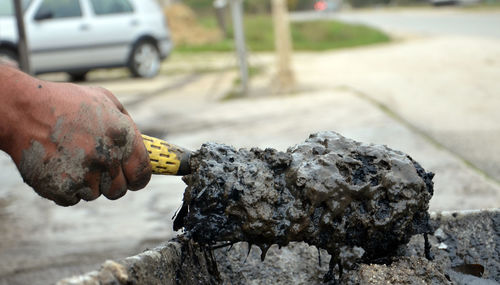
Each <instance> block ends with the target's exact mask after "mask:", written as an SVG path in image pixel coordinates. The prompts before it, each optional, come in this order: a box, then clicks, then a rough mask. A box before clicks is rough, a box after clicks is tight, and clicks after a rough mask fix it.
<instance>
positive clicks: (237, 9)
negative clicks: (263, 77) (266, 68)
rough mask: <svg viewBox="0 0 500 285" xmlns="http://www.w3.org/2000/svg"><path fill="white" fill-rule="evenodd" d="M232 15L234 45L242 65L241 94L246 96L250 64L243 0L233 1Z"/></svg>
mask: <svg viewBox="0 0 500 285" xmlns="http://www.w3.org/2000/svg"><path fill="white" fill-rule="evenodd" d="M231 14H232V18H233V30H234V43H235V45H236V53H237V57H238V63H239V65H240V76H241V93H242V94H246V92H247V91H248V63H247V52H246V45H245V32H244V30H243V0H231Z"/></svg>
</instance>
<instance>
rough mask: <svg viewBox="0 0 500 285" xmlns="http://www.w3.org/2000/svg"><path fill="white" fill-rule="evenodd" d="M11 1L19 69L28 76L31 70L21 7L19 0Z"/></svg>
mask: <svg viewBox="0 0 500 285" xmlns="http://www.w3.org/2000/svg"><path fill="white" fill-rule="evenodd" d="M11 1H14V7H15V10H16V20H17V34H18V43H17V51H18V54H19V67H20V68H21V70H22V71H24V72H26V73H28V74H29V73H31V68H30V61H29V56H28V39H27V37H26V30H25V28H24V15H23V7H22V5H21V0H11Z"/></svg>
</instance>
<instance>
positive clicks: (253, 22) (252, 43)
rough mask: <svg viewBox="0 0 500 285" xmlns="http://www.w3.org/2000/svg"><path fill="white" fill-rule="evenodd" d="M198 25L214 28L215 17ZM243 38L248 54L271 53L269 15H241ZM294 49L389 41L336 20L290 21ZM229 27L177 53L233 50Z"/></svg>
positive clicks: (380, 34)
mask: <svg viewBox="0 0 500 285" xmlns="http://www.w3.org/2000/svg"><path fill="white" fill-rule="evenodd" d="M199 23H200V24H201V25H202V26H204V27H205V28H207V29H218V27H217V23H216V20H215V17H209V16H205V17H202V18H201V19H199ZM244 26H245V36H246V43H247V47H248V49H249V50H251V51H272V50H274V36H273V24H272V18H271V16H270V15H245V19H244ZM291 33H292V41H293V48H294V50H302V51H322V50H329V49H337V48H347V47H355V46H361V45H368V44H376V43H384V42H388V41H390V38H389V36H388V35H386V34H385V33H383V32H382V31H379V30H377V29H374V28H371V27H368V26H364V25H354V24H347V23H342V22H338V21H312V22H292V23H291ZM232 34H233V32H232V27H229V28H228V36H227V37H225V38H224V37H220V39H219V40H217V41H213V42H209V43H201V44H200V43H196V44H193V43H181V44H177V45H176V51H178V52H226V51H232V50H234V40H233V38H232Z"/></svg>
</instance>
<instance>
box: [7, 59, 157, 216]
mask: <svg viewBox="0 0 500 285" xmlns="http://www.w3.org/2000/svg"><path fill="white" fill-rule="evenodd" d="M0 87H2V88H1V89H0V99H1V100H2V101H3V103H6V104H3V107H0V111H1V113H3V115H0V116H2V117H4V116H5V117H6V118H7V119H6V120H3V122H2V123H1V124H2V125H3V124H6V125H5V126H0V148H1V149H3V150H4V151H6V152H7V153H9V154H10V156H11V157H12V159H13V160H14V162H15V163H16V165H17V167H18V169H19V171H20V173H21V175H22V177H23V179H24V181H25V182H26V183H27V184H28V185H30V186H31V187H33V188H34V189H35V191H36V192H37V193H38V194H40V195H41V196H43V197H45V198H48V199H51V200H53V201H55V202H56V203H57V204H59V205H62V206H70V205H74V204H76V203H78V202H79V201H80V199H84V200H86V201H90V200H94V199H96V198H97V197H99V196H100V195H101V194H103V195H104V196H106V197H107V198H109V199H118V198H120V197H122V196H123V195H125V192H126V191H127V189H131V190H138V189H141V188H143V187H144V186H146V184H147V183H148V182H149V179H150V177H151V167H150V164H149V159H148V154H147V152H146V149H145V147H144V144H143V142H142V139H141V136H140V133H139V131H138V130H137V128H136V126H135V124H134V123H133V121H132V119H131V118H130V116H129V115H128V113H127V112H126V111H125V109H124V108H123V106H122V105H121V104H120V102H119V101H118V100H117V99H116V98H115V97H114V96H113V95H112V94H111V93H110V92H109V91H107V90H105V89H101V88H95V87H84V86H78V85H74V84H68V83H52V82H45V81H41V80H38V79H35V78H32V77H30V76H28V75H26V74H24V73H22V72H19V71H17V70H14V69H10V68H7V67H5V66H1V67H0ZM2 89H3V90H2ZM9 106H10V107H9Z"/></svg>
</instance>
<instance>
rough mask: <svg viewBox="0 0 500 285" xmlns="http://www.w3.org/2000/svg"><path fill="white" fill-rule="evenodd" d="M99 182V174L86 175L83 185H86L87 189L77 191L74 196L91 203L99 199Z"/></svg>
mask: <svg viewBox="0 0 500 285" xmlns="http://www.w3.org/2000/svg"><path fill="white" fill-rule="evenodd" d="M100 182H101V173H100V172H91V173H88V174H87V175H86V176H85V184H86V185H87V187H84V188H82V189H80V190H78V191H77V193H76V196H77V197H79V198H81V199H83V200H85V201H92V200H95V199H97V198H99V196H101V192H100V191H99V185H100Z"/></svg>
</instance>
